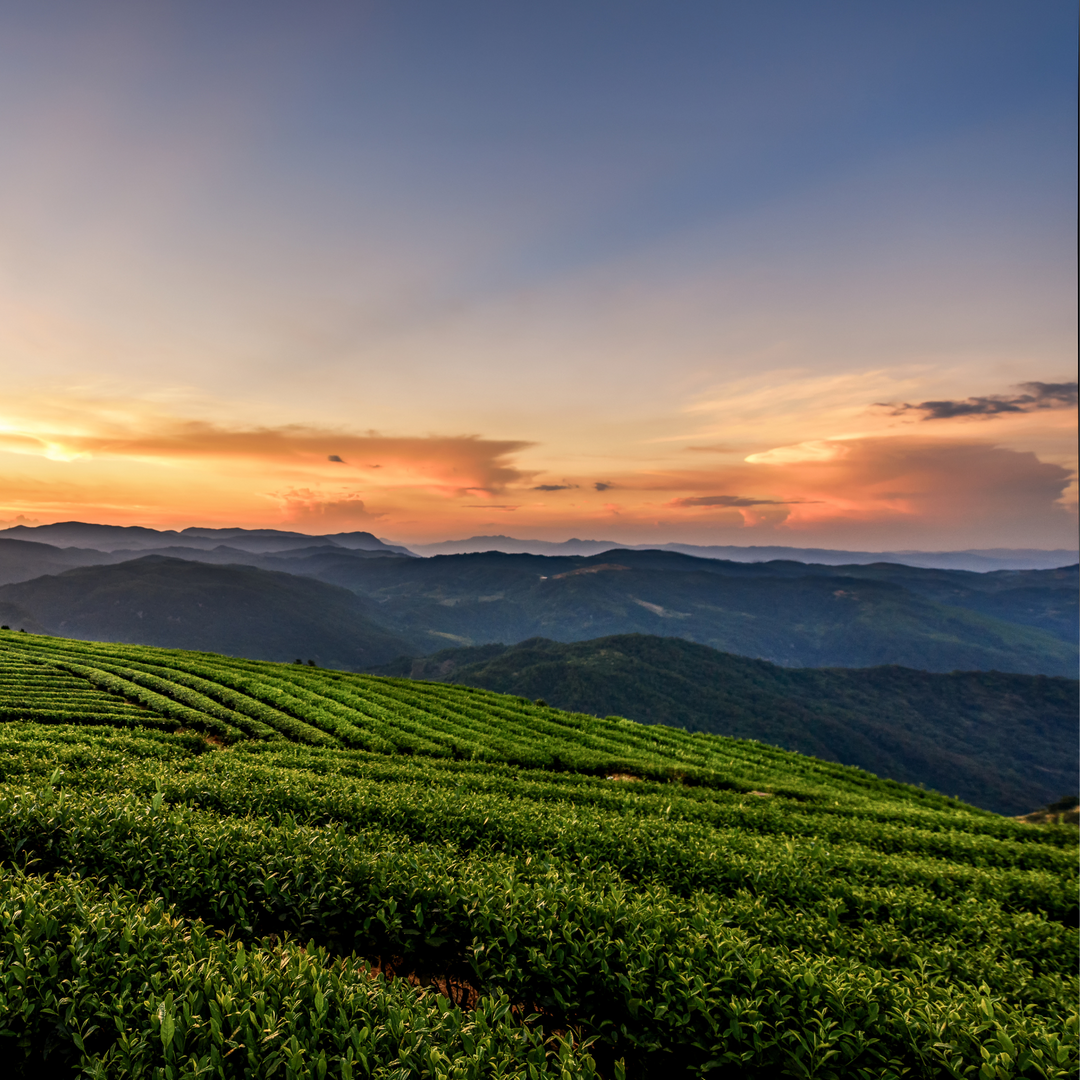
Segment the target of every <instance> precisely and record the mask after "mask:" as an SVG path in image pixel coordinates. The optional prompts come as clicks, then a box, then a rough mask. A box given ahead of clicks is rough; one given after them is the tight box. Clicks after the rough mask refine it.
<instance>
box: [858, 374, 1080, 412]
mask: <svg viewBox="0 0 1080 1080" xmlns="http://www.w3.org/2000/svg"><path fill="white" fill-rule="evenodd" d="M1016 389H1017V390H1020V391H1022V392H1021V393H1019V394H1013V395H1011V396H1007V395H1003V394H992V395H990V396H988V397H969V398H965V399H964V400H963V401H922V402H920V403H919V404H918V405H912V404H910V403H909V402H904V403H903V404H900V405H895V404H889V403H888V402H880V401H879V402H877V405H878V406H880V407H883V408H888V409H891V410H892V415H893V416H902V415H903V414H905V413H922V419H923V420H952V419H955V418H956V417H960V416H978V417H983V418H986V419H989V418H991V417H994V416H1000V415H1001V414H1002V413H1027V412H1034V411H1035V410H1036V409H1064V408H1069V407H1075V406H1076V403H1077V393H1076V391H1077V384H1076V383H1074V382H1071V383H1044V382H1026V383H1020V384H1019V385H1018V386H1017V387H1016Z"/></svg>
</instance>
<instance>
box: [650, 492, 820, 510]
mask: <svg viewBox="0 0 1080 1080" xmlns="http://www.w3.org/2000/svg"><path fill="white" fill-rule="evenodd" d="M806 501H807V500H806V499H748V498H746V497H744V496H742V495H696V496H691V497H688V498H685V499H672V500H671V502H669V503H668V504H667V505H668V506H679V507H689V506H726V507H739V506H791V505H793V504H794V503H803V502H806Z"/></svg>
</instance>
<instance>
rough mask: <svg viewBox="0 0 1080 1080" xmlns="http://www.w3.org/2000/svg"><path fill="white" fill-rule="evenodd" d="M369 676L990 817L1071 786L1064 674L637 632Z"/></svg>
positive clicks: (1075, 743)
mask: <svg viewBox="0 0 1080 1080" xmlns="http://www.w3.org/2000/svg"><path fill="white" fill-rule="evenodd" d="M375 671H376V672H377V673H379V674H383V675H399V676H401V675H405V676H410V677H412V678H423V679H437V680H440V681H442V682H453V683H462V684H464V685H468V686H481V687H484V688H486V689H488V690H497V691H499V692H501V693H506V694H519V695H523V696H525V697H527V698H530V699H532V698H543V699H544V700H545V701H547V702H549V703H550V704H552V705H555V706H557V707H559V708H561V709H569V710H571V711H574V712H584V713H592V714H594V715H597V716H607V715H609V714H611V713H617V714H619V715H620V716H628V717H630V718H631V719H634V720H640V721H643V722H645V723H650V724H669V725H674V726H676V727H681V728H686V729H688V730H690V731H708V732H712V733H713V734H717V735H731V736H734V737H736V738H740V739H759V740H761V741H763V742H767V743H771V744H773V745H774V746H782V747H784V748H785V749H788V750H797V751H799V752H800V753H804V754H813V755H815V756H816V757H821V758H826V759H829V760H832V761H841V762H843V763H844V764H846V765H857V766H859V767H860V768H863V769H867V770H869V771H870V772H873V773H877V774H878V775H879V776H891V777H893V778H895V779H898V780H903V781H905V782H907V783H913V784H918V783H921V784H925V785H927V786H929V787H932V788H936V789H937V790H939V791H947V792H948V793H949V794H953V795H957V796H958V797H960V798H962V799H964V801H966V802H970V803H974V804H975V805H977V806H983V807H986V808H987V809H991V810H994V811H996V812H998V813H1002V814H1020V813H1024V812H1026V811H1027V810H1028V809H1029V808H1030V807H1033V806H1041V805H1043V804H1044V803H1048V802H1050V801H1051V800H1053V799H1055V798H1058V797H1059V796H1060V794H1061V793H1062V792H1071V791H1074V790H1080V770H1078V768H1077V758H1078V756H1080V736H1078V734H1077V727H1076V717H1077V705H1078V704H1080V684H1078V683H1077V682H1076V680H1074V679H1060V678H1057V679H1052V678H1046V677H1045V676H1036V675H1006V674H1002V673H1000V672H978V671H974V672H959V673H953V674H949V675H941V674H930V673H928V672H925V671H915V670H912V669H910V668H901V667H881V668H847V669H830V668H816V669H815V668H801V669H800V668H783V667H779V666H777V665H775V664H770V663H767V662H765V661H763V660H749V659H747V658H746V657H743V656H733V655H731V654H730V653H721V652H717V651H716V650H715V649H710V648H708V647H706V646H704V645H697V644H695V643H693V642H690V641H683V640H682V639H680V638H660V637H653V636H649V635H645V634H627V635H621V636H615V637H607V638H598V639H596V640H593V641H581V642H574V643H572V644H560V643H558V642H554V641H549V640H546V639H544V638H534V639H532V640H531V641H523V642H520V643H519V644H517V645H509V646H508V645H483V646H477V647H474V648H463V649H445V650H443V651H441V652H437V653H434V654H433V655H431V656H428V657H423V658H417V659H408V658H401V659H399V660H396V661H394V662H393V663H392V664H387V665H384V666H382V667H379V668H376V669H375Z"/></svg>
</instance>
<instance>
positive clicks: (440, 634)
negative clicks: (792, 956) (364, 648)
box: [282, 551, 1077, 678]
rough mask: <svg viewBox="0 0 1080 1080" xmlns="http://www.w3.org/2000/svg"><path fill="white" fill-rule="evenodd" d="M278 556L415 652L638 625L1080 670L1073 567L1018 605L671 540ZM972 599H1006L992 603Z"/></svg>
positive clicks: (715, 643) (779, 651)
mask: <svg viewBox="0 0 1080 1080" xmlns="http://www.w3.org/2000/svg"><path fill="white" fill-rule="evenodd" d="M282 568H283V569H290V570H292V571H293V572H296V573H302V572H308V573H311V574H313V575H314V576H317V577H318V578H319V579H320V580H323V581H331V582H333V583H334V584H338V585H343V586H345V587H347V588H349V589H352V590H353V591H354V592H356V593H358V594H359V595H361V596H364V597H367V598H369V599H371V600H373V601H376V602H377V603H378V608H377V611H378V618H379V619H380V620H381V621H382V623H383V625H384V626H386V627H387V628H390V629H393V630H394V631H395V632H396V633H399V634H403V635H407V636H410V637H412V638H413V639H414V640H417V641H421V642H426V646H425V647H423V648H420V649H418V650H417V652H418V653H423V652H433V651H435V649H436V648H438V647H443V648H445V647H446V646H448V645H457V646H461V645H481V644H485V643H487V642H493V641H494V642H501V643H503V644H513V643H514V642H518V641H524V640H527V639H528V638H533V637H547V638H552V639H554V640H556V641H583V640H588V639H591V638H596V637H607V636H610V635H612V634H628V633H641V634H655V635H658V636H666V637H670V636H678V637H682V638H686V639H687V640H690V641H696V642H698V643H699V644H701V645H709V646H711V647H712V648H715V649H719V650H721V651H723V652H732V653H738V654H740V655H742V656H751V657H756V658H759V659H763V660H770V661H772V662H773V663H778V664H784V665H786V666H790V667H869V666H875V665H879V664H903V665H904V666H905V667H913V668H920V669H923V670H926V671H972V670H982V671H989V670H997V671H1017V672H1024V673H1028V674H1043V675H1064V676H1066V677H1069V678H1072V677H1075V675H1076V670H1077V649H1076V636H1075V633H1074V634H1073V635H1072V637H1071V639H1070V640H1068V641H1066V640H1063V638H1062V637H1060V636H1058V631H1059V630H1060V629H1061V628H1062V627H1068V626H1069V625H1071V624H1070V621H1069V620H1070V619H1072V620H1075V603H1076V598H1075V592H1076V587H1075V577H1076V575H1075V573H1072V572H1071V571H1062V572H1061V573H1062V574H1063V575H1064V576H1063V577H1062V578H1061V579H1059V578H1056V577H1054V575H1055V574H1056V573H1057V572H1056V571H1047V572H1045V575H1044V576H1043V577H1039V578H1037V579H1032V580H1038V581H1039V582H1041V584H1040V585H1039V586H1038V587H1037V588H1036V587H1035V586H1031V589H1034V590H1035V592H1037V593H1038V594H1039V596H1038V598H1036V599H1032V597H1031V596H1030V595H1027V593H1024V596H1023V597H1022V598H1021V599H1020V600H1017V601H1016V602H1015V603H1011V602H1006V599H1007V597H1008V596H1009V595H1010V593H1011V592H1014V591H1015V590H1011V589H1009V588H1004V587H1002V588H998V589H997V590H996V591H991V592H980V591H978V590H977V589H976V588H975V585H976V584H977V585H979V586H980V587H983V588H988V587H991V586H992V584H993V583H992V582H989V581H986V580H985V579H988V578H994V575H988V574H972V573H964V572H960V571H955V572H952V571H923V570H917V569H914V568H912V567H903V566H899V567H898V566H890V565H887V564H879V565H878V566H872V567H829V566H817V567H813V566H805V565H804V564H802V563H793V562H792V563H753V564H748V563H724V562H722V561H721V560H717V559H695V558H692V557H691V556H688V555H679V554H676V553H674V552H663V551H614V552H606V553H605V554H603V555H598V556H592V557H589V558H552V557H545V556H539V555H503V554H499V553H497V552H487V553H485V554H482V555H442V556H436V557H434V558H430V559H369V560H365V561H364V562H360V561H358V560H356V559H350V558H348V557H347V556H337V555H332V554H330V555H323V556H319V557H316V558H313V559H310V560H295V561H292V560H290V561H289V562H288V563H287V564H286V563H283V566H282ZM1030 573H1031V574H1038V573H1039V572H1037V571H1032V572H1030ZM921 575H925V580H924V578H923V577H922V576H921ZM994 580H995V581H997V582H998V584H1002V582H1004V581H1005V579H1004V578H1002V579H1000V581H999V580H998V579H997V578H994ZM1009 580H1013V579H1009ZM1023 580H1024V581H1027V580H1029V579H1027V578H1024V579H1023ZM918 582H922V584H920V585H918V587H916V584H917V583H918ZM960 583H964V584H960ZM1021 592H1024V590H1023V589H1021ZM1044 593H1045V594H1046V595H1043V594H1044ZM1048 597H1050V599H1048ZM967 604H971V605H974V607H979V606H980V605H983V606H985V605H986V604H990V605H991V606H993V605H995V604H996V605H997V606H996V607H995V608H994V612H995V613H994V614H987V613H986V612H984V611H981V610H973V609H972V608H971V607H969V606H965V605H967ZM1040 605H1041V606H1040ZM1055 605H1057V606H1056V607H1055ZM1070 605H1072V607H1071V608H1070ZM1059 608H1060V610H1059ZM1040 612H1041V614H1040ZM1070 612H1071V614H1070ZM1013 615H1015V616H1016V621H1012V616H1013ZM1031 622H1035V623H1038V624H1039V625H1028V624H1029V623H1031ZM1063 632H1064V631H1063Z"/></svg>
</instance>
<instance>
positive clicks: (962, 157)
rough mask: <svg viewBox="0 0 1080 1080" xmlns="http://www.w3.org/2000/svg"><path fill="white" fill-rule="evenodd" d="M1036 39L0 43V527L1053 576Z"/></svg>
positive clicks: (79, 25) (1057, 356)
mask: <svg viewBox="0 0 1080 1080" xmlns="http://www.w3.org/2000/svg"><path fill="white" fill-rule="evenodd" d="M91 9H92V10H91ZM1075 23H1076V12H1075V10H1074V8H1073V5H1064V4H1053V3H1051V4H1046V5H1016V4H1004V3H1002V4H995V3H979V4H974V3H972V4H967V3H945V4H940V3H933V4H931V3H925V4H922V3H914V4H903V5H901V4H884V5H852V4H833V3H822V4H820V5H797V4H792V3H768V2H765V3H761V4H757V3H755V4H713V3H709V4H706V3H696V2H690V3H687V4H685V5H680V6H678V7H677V8H675V9H673V8H671V7H670V6H667V5H660V4H658V3H657V4H640V5H616V4H613V3H611V4H607V3H596V4H587V5H581V4H577V3H574V4H571V3H552V4H544V5H533V6H528V5H505V4H495V3H493V2H492V3H471V2H466V3H462V4H460V5H438V6H436V5H425V4H419V3H401V4H390V3H387V2H383V3H375V4H363V3H350V4H345V3H323V2H313V3H312V4H310V5H304V10H303V11H301V10H300V9H299V8H298V7H296V6H294V5H287V4H274V3H271V4H259V5H254V4H245V3H239V4H236V5H212V4H199V3H194V4H181V3H165V4H161V5H140V4H133V3H102V4H100V5H98V4H95V5H88V6H85V7H84V6H72V5H60V4H53V3H51V2H49V0H46V2H44V3H42V4H40V5H22V6H14V7H9V8H7V9H5V11H4V12H3V13H0V128H2V130H3V131H4V132H5V138H4V140H3V145H2V147H0V159H2V160H0V166H2V167H0V373H2V375H3V391H2V396H0V522H2V524H0V527H6V526H8V525H14V524H19V523H24V524H37V523H48V522H54V521H64V520H82V521H93V522H107V523H114V524H125V525H127V524H139V525H152V526H157V527H167V528H183V527H185V526H188V525H220V526H232V525H242V526H248V527H273V528H291V529H298V530H301V531H305V532H312V533H316V532H339V531H343V530H350V529H364V530H368V531H371V532H374V533H375V534H376V535H378V536H381V537H385V538H388V539H391V540H396V541H400V542H403V543H408V542H416V543H420V542H427V541H435V540H440V539H447V538H452V537H465V536H471V535H475V534H486V533H504V534H508V535H512V536H517V537H537V538H543V539H553V540H560V539H565V538H567V537H570V536H579V537H587V538H600V539H609V540H618V541H622V542H634V543H644V542H653V541H655V542H666V541H682V542H689V543H705V544H708V543H716V544H770V545H771V544H790V545H793V546H829V547H841V548H845V547H846V548H857V549H870V550H886V549H905V548H923V549H949V548H968V547H1004V546H1011V547H1037V548H1055V547H1065V546H1074V545H1075V543H1076V525H1077V519H1076V503H1077V489H1076V468H1077V462H1076V415H1077V414H1076V382H1075V380H1076V363H1075V357H1076V339H1075V328H1076V311H1075V289H1076V275H1075V257H1074V250H1073V249H1074V239H1075V231H1074V230H1075V209H1074V207H1075V181H1074V176H1075V172H1074V170H1075V140H1074V134H1073V132H1074V125H1075V106H1074V100H1075V79H1076V71H1075V34H1076V27H1075Z"/></svg>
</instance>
